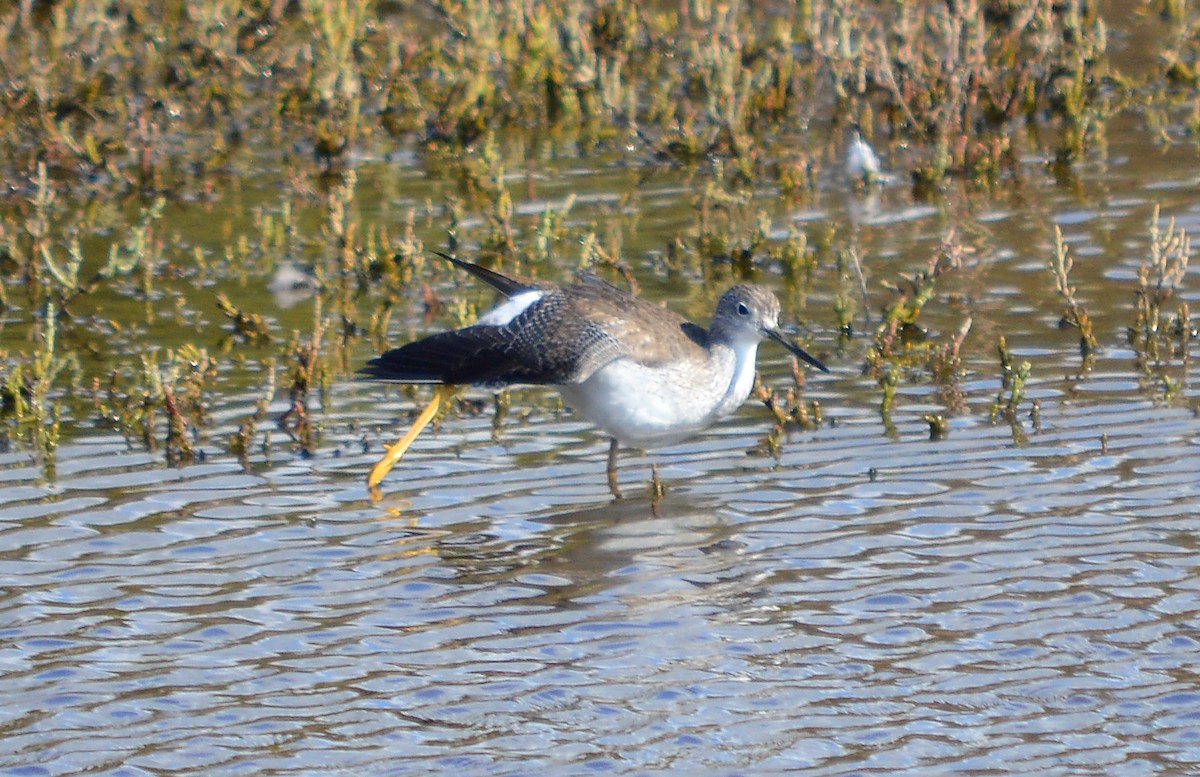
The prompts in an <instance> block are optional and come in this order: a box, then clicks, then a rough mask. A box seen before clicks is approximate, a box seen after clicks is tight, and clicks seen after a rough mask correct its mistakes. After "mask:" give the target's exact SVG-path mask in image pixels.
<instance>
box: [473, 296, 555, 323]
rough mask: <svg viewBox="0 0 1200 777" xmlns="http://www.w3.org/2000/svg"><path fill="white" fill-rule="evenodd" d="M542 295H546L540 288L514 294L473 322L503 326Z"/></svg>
mask: <svg viewBox="0 0 1200 777" xmlns="http://www.w3.org/2000/svg"><path fill="white" fill-rule="evenodd" d="M544 296H546V292H545V291H544V290H542V289H530V290H529V291H523V292H521V293H520V294H514V295H513V296H511V297H509V298H508V299H507V300H505V301H504V303H503V304H502V305H498V306H497V307H495V308H492V309H491V310H489V311H488V312H487V313H485V314H483V315H482V316H480V317H479V320H478V321H476V322H475V323H476V324H482V325H483V326H504V325H506V324H508V323H509V322H510V321H512V320H513V319H514V318H516V317H517V316H519V315H521V314H522V313H524V312H525V311H526V310H528V309H529V307H530V306H531V305H533V304H534V303H535V302H537V301H538V300H540V299H541V298H542V297H544Z"/></svg>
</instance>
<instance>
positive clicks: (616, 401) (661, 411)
mask: <svg viewBox="0 0 1200 777" xmlns="http://www.w3.org/2000/svg"><path fill="white" fill-rule="evenodd" d="M746 356H747V355H745V354H742V355H741V357H742V358H739V354H735V353H734V351H733V350H732V349H728V348H716V349H713V351H712V352H710V353H708V358H707V359H705V360H703V361H683V362H678V363H668V364H665V365H655V366H647V365H645V364H640V363H638V362H636V361H634V360H632V359H616V360H614V361H612V362H610V363H609V364H607V365H605V366H604V367H601V368H600V369H599V370H597V371H596V372H595V373H594V374H593V375H592V376H591V377H589V378H588V379H587V380H586V381H584V382H582V383H577V384H571V385H565V386H560V387H559V389H560V390H561V392H562V394H563V398H564V399H566V401H567V403H568V404H569V405H570V406H571V407H572V408H573V409H574V410H575V411H576V412H578V413H579V414H580V415H582V416H584V417H585V418H587V419H588V420H589V421H591V422H592V423H594V424H595V425H596V426H598V427H600V428H601V429H603V430H604V431H606V432H608V433H609V434H611V435H612V436H613V437H616V438H617V440H619V441H620V442H621V443H623V444H625V445H630V446H633V447H636V448H655V447H660V446H663V445H670V444H672V443H676V442H679V441H681V440H685V439H687V438H688V437H691V436H692V435H693V434H695V433H696V432H699V431H700V430H702V429H705V428H707V427H708V426H711V425H712V424H713V423H715V422H716V421H718V420H719V419H721V418H723V417H725V416H727V415H729V414H730V413H732V412H733V411H734V410H736V409H737V408H738V407H739V406H741V404H742V402H744V401H745V400H746V397H747V396H749V394H750V389H751V388H752V387H753V385H754V354H753V353H750V354H748V359H747V358H746Z"/></svg>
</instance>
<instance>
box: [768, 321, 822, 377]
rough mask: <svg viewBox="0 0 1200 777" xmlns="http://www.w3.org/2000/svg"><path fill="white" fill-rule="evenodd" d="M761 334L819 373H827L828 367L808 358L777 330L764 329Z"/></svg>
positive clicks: (806, 353) (813, 358)
mask: <svg viewBox="0 0 1200 777" xmlns="http://www.w3.org/2000/svg"><path fill="white" fill-rule="evenodd" d="M763 334H764V335H766V336H767V337H769V338H770V339H772V340H774V341H775V342H777V343H779V344H780V345H782V346H783V347H784V348H786V349H788V350H789V351H791V352H792V353H793V354H795V355H796V358H798V359H800V360H801V361H803V362H806V363H808V364H810V365H812V366H813V367H816V368H817V369H818V370H820V371H821V372H829V368H828V367H826V366H825V365H824V364H821V362H819V361H817V359H816V357H813V356H810V355H809V354H808V352H807V351H805V350H804V349H803V348H801V347H800V346H798V345H796V344H795V343H793V342H792V341H791V340H789V339H787V336H786V335H784V333H783V332H780V331H779V330H778V329H764V330H763Z"/></svg>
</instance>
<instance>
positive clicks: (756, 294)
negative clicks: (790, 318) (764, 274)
mask: <svg viewBox="0 0 1200 777" xmlns="http://www.w3.org/2000/svg"><path fill="white" fill-rule="evenodd" d="M438 255H439V256H441V257H443V258H444V259H447V260H449V261H450V262H452V263H454V265H455V266H456V267H459V268H461V269H463V270H465V271H467V272H469V273H471V274H472V275H474V276H475V277H476V278H478V279H480V280H482V281H483V282H484V283H486V284H488V285H489V286H491V287H492V288H494V289H495V290H496V291H498V292H500V294H501V295H502V296H503V297H504V298H505V299H504V300H503V302H502V303H501V304H500V305H499V306H497V307H496V308H495V309H493V310H491V311H490V312H488V313H486V314H485V315H483V316H481V317H480V318H479V320H478V321H476V322H475V323H474V324H472V325H470V326H466V327H463V328H461V329H455V330H452V331H449V332H441V333H439V334H434V335H430V336H429V337H426V338H424V339H421V340H417V341H415V342H411V343H408V344H407V345H403V346H401V347H399V348H396V349H394V350H390V351H388V352H386V353H384V354H383V355H381V356H378V357H376V358H374V359H372V360H370V361H369V362H368V363H367V366H366V367H365V368H363V369H362V370H361V371H360V372H361V373H363V374H365V375H367V376H368V377H371V378H377V379H380V380H386V381H392V382H397V383H430V384H437V386H438V388H437V390H436V391H435V392H434V395H433V400H432V401H431V402H430V403H429V405H428V406H427V407H426V408H425V410H424V411H423V412H422V413H421V415H420V416H418V418H417V420H416V421H415V422H414V424H413V427H412V429H410V430H409V432H408V433H407V434H406V435H405V436H404V437H403V438H401V439H400V440H399V441H398V442H397V443H395V444H394V445H392V446H390V447H389V448H388V450H387V452H386V453H385V454H384V456H383V458H381V459H380V460H379V462H378V463H377V464H376V465H375V466H374V467H373V468H372V469H371V473H370V475H369V476H368V479H367V482H368V485H369V486H370V487H371V488H372V489H374V488H375V487H376V486H378V484H379V483H380V481H382V480H383V478H384V476H385V475H387V473H388V472H389V471H390V470H391V469H392V467H393V466H395V464H396V462H397V461H399V460H400V457H401V456H403V455H404V452H405V451H407V450H408V447H409V446H410V445H411V444H412V441H413V440H414V439H416V437H417V435H418V434H420V432H421V430H422V429H424V428H425V426H427V425H428V424H429V422H430V421H431V420H432V419H433V418H434V416H435V415H437V412H438V410H439V409H440V408H441V407H442V406H443V405H444V404H445V403H447V402H448V401H449V400H450V399H451V398H453V396H454V394H455V393H456V392H457V391H458V390H459V387H460V386H463V385H483V386H507V385H514V384H517V385H519V384H526V385H530V384H531V385H551V386H555V387H556V388H557V389H558V390H559V392H560V393H561V394H562V396H563V399H565V400H566V402H567V404H568V405H570V406H571V407H572V408H574V410H575V411H576V412H577V413H579V414H580V415H582V416H584V417H585V418H587V419H588V420H589V421H591V422H592V423H593V424H595V425H596V426H598V427H599V428H600V429H602V430H604V431H605V432H607V433H608V434H609V435H610V436H611V438H612V439H611V442H610V444H609V450H608V484H609V488H610V489H611V491H612V493H613V495H614V496H620V491H619V490H618V488H617V474H616V466H617V450H618V446H619V445H620V444H624V445H627V446H631V447H634V448H642V449H652V448H657V447H661V446H664V445H670V444H672V443H676V442H679V441H681V440H684V439H686V438H688V437H691V436H692V435H694V434H696V433H697V432H699V431H700V430H702V429H705V428H707V427H709V426H711V425H712V424H713V423H715V422H716V421H718V420H720V419H722V418H724V417H725V416H727V415H729V414H730V413H732V412H733V411H734V410H736V409H737V408H738V407H740V406H741V404H742V403H743V402H745V401H746V398H747V397H748V396H749V395H750V391H751V389H752V388H753V386H754V370H755V364H754V363H755V357H756V355H757V353H758V344H759V343H760V342H762V340H763V339H770V340H774V341H775V342H777V343H779V344H780V345H782V346H783V347H785V348H787V349H788V350H789V351H790V352H791V353H793V354H795V355H796V356H797V357H798V358H800V359H802V360H803V361H805V362H807V363H808V364H810V365H812V366H813V367H815V368H817V369H818V370H821V371H822V372H828V371H829V370H828V369H826V368H825V365H823V364H821V362H819V361H817V360H816V359H815V358H813V357H812V356H810V355H809V354H808V353H806V352H805V351H804V350H803V349H802V348H800V347H799V346H798V345H795V344H794V343H792V342H791V341H790V340H788V339H787V338H786V337H785V336H784V334H783V333H782V332H781V331H780V330H779V328H778V323H779V322H778V319H779V299H778V298H777V297H776V296H775V294H774V293H773V292H772V291H771V290H770V289H768V288H766V287H765V286H757V285H750V284H742V285H738V286H734V287H732V288H731V289H729V290H728V291H726V292H725V293H724V294H723V295H722V296H721V298H720V300H719V301H718V302H717V307H716V311H715V312H714V313H713V316H712V321H711V323H710V324H709V327H708V329H705V328H703V327H701V326H698V325H696V324H693V323H691V322H689V321H688V320H686V319H685V318H683V317H682V316H680V315H678V314H677V313H674V312H672V311H670V310H668V309H666V308H664V307H661V306H659V305H656V304H654V303H652V302H648V301H646V300H644V299H641V298H639V297H636V296H634V295H633V294H630V293H629V292H627V291H625V290H624V289H621V288H619V287H617V286H614V285H612V284H611V283H608V282H607V281H604V280H602V279H600V278H598V277H596V276H595V275H592V274H591V273H582V274H581V275H580V277H579V279H578V281H577V282H576V283H574V284H571V285H569V286H559V285H556V284H552V283H546V282H540V281H525V280H517V279H515V278H510V277H508V276H506V275H501V274H500V273H498V272H496V271H494V270H489V269H487V268H485V267H481V266H479V265H477V264H472V263H471V262H466V261H463V260H461V259H456V258H454V257H452V256H447V255H446V254H441V253H439V254H438ZM656 474H657V473H656Z"/></svg>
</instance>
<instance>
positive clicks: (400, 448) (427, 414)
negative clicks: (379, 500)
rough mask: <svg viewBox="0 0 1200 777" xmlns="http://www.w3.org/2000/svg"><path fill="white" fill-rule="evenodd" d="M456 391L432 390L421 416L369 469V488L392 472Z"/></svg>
mask: <svg viewBox="0 0 1200 777" xmlns="http://www.w3.org/2000/svg"><path fill="white" fill-rule="evenodd" d="M458 391H459V388H458V386H438V387H437V389H435V390H434V392H433V399H431V400H429V404H428V405H427V406H426V407H425V409H424V410H422V411H421V415H419V416H417V420H416V421H414V422H413V425H412V428H411V429H409V430H408V433H407V434H405V435H404V436H403V437H401V438H400V439H399V440H398V441H397V442H396V444H395V445H392V446H391V447H389V448H388V449H387V453H385V454H383V458H382V459H380V460H379V462H378V463H377V464H376V465H375V466H374V467H371V474H370V475H368V476H367V486H368V487H369V488H375V487H376V486H378V485H379V483H380V481H382V480H383V479H384V477H385V476H386V475H387V473H389V472H391V471H392V467H394V466H396V462H398V461H400V458H401V457H402V456H403V455H404V454H405V453H406V452H407V451H408V446H410V445H412V444H413V440H415V439H417V435H419V434H420V433H421V432H423V431H424V430H425V427H426V426H429V422H430V421H432V420H433V418H434V416H436V415H437V414H438V411H439V410H441V409H442V407H443V406H445V405H447V404H449V402H450V400H451V399H453V398H454V395H455V394H457V393H458Z"/></svg>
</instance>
